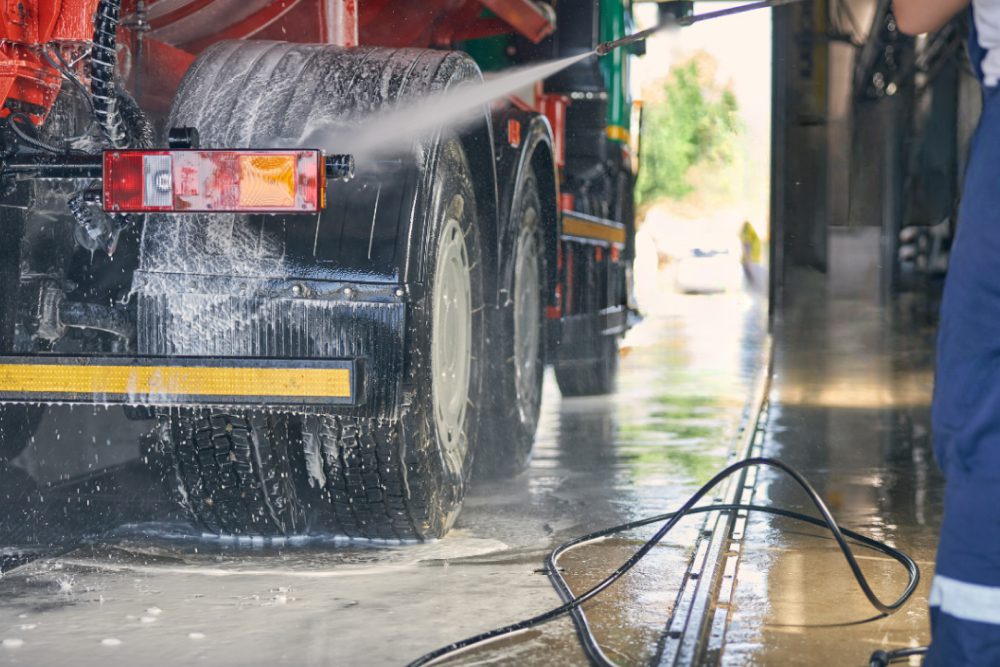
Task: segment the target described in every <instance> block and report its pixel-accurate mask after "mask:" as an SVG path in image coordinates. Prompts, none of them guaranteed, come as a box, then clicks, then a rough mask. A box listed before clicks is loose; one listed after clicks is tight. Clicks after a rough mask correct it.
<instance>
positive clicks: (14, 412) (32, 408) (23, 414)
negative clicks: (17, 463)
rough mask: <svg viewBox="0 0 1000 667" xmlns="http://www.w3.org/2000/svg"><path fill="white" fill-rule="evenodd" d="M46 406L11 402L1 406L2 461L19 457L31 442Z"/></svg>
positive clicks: (0, 438) (0, 456)
mask: <svg viewBox="0 0 1000 667" xmlns="http://www.w3.org/2000/svg"><path fill="white" fill-rule="evenodd" d="M43 410H44V408H42V407H41V406H38V405H23V404H19V403H10V404H8V405H2V406H0V462H4V461H10V460H11V459H14V458H17V456H18V454H20V453H21V452H23V451H24V448H25V447H27V446H28V443H30V442H31V438H32V437H33V436H34V435H35V430H36V429H37V428H38V423H39V422H40V421H42V411H43Z"/></svg>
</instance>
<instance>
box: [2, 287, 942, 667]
mask: <svg viewBox="0 0 1000 667" xmlns="http://www.w3.org/2000/svg"><path fill="white" fill-rule="evenodd" d="M764 310H765V308H764V306H763V304H762V303H761V302H760V300H758V299H755V298H752V297H750V296H748V295H746V294H742V293H739V294H726V295H716V296H684V295H671V294H664V295H663V297H662V299H660V300H659V301H658V307H657V308H656V309H655V312H652V313H651V314H650V316H649V317H648V318H647V319H646V320H645V321H644V322H643V323H642V324H641V325H640V326H639V327H637V328H636V329H634V330H633V331H632V332H631V333H630V334H629V336H628V338H627V339H626V341H625V342H624V348H623V360H622V372H621V381H620V388H619V391H618V393H617V394H615V395H613V396H610V397H605V398H593V399H574V400H562V399H561V398H560V396H559V393H558V389H557V388H556V387H555V383H554V381H553V380H552V378H551V377H550V378H547V380H546V386H545V407H544V413H543V416H542V424H541V427H540V430H539V434H538V438H537V443H536V449H535V456H534V460H533V461H532V464H531V466H530V469H529V470H528V471H527V472H526V473H525V474H523V475H521V476H519V477H518V478H516V479H514V480H510V481H506V482H492V483H478V484H476V485H475V487H474V488H473V489H472V490H471V493H470V495H469V497H468V498H467V500H466V504H465V509H464V510H463V512H462V514H461V516H460V517H459V519H458V523H457V525H456V528H455V530H454V531H453V532H452V533H451V534H449V535H448V536H447V537H446V538H445V539H442V540H440V541H438V542H434V543H427V544H407V545H386V544H370V543H361V542H346V541H340V540H337V539H336V538H334V537H332V536H329V537H310V538H302V539H299V540H292V541H291V542H290V543H286V544H273V543H270V544H247V543H240V542H234V541H226V540H219V539H218V538H211V537H203V536H201V535H200V534H199V533H198V532H197V531H195V530H194V529H193V528H191V527H190V526H188V525H186V524H185V523H184V522H183V521H182V520H181V518H180V517H178V516H176V515H175V514H174V513H173V510H172V509H171V506H170V505H169V503H167V502H166V500H165V498H164V497H163V496H162V495H161V492H160V487H159V483H158V481H157V480H156V479H153V478H152V477H151V476H150V473H149V472H148V471H147V470H146V469H145V468H144V466H143V465H142V464H141V462H140V461H139V460H138V456H139V453H140V451H141V450H140V447H139V446H137V445H136V444H135V443H136V442H137V440H138V439H139V436H140V435H141V432H140V431H141V429H142V427H141V426H140V425H137V423H135V422H126V421H125V420H124V419H121V420H119V424H118V427H116V428H115V429H113V433H114V436H115V437H113V438H109V437H108V433H110V432H112V431H108V430H107V429H106V428H105V430H98V429H96V428H90V429H88V428H84V427H82V426H77V425H79V424H86V423H88V422H89V421H92V420H88V419H87V418H86V417H87V412H86V411H85V410H84V411H81V409H79V408H77V409H76V410H75V411H71V410H69V409H68V408H60V409H59V410H58V411H53V412H52V413H51V414H49V415H48V417H47V418H46V421H45V423H44V424H43V427H42V429H41V431H40V432H39V434H38V436H37V437H36V442H35V443H34V445H33V446H32V447H31V449H30V450H29V452H28V453H27V455H26V456H24V457H23V458H22V459H20V460H19V462H18V463H19V465H18V466H15V467H12V468H8V469H6V470H3V471H0V490H2V491H0V497H2V498H3V508H2V509H3V512H2V517H0V567H4V568H5V569H8V571H7V572H6V574H5V575H3V576H2V578H0V664H18V665H67V664H73V665H98V664H99V665H139V664H142V665H187V664H211V665H274V664H284V665H331V664H335V665H361V664H364V665H369V664H372V665H399V664H404V663H406V662H408V661H409V660H412V659H414V658H416V657H418V656H420V655H421V654H423V653H424V652H426V651H429V650H431V649H434V648H436V647H438V646H440V645H443V644H446V643H449V642H451V641H454V640H457V639H460V638H463V637H465V636H467V635H470V634H473V633H476V632H479V631H482V630H487V629H490V628H493V627H496V626H499V625H503V624H506V623H509V622H512V621H515V620H517V619H520V618H523V617H526V616H528V615H531V614H535V613H538V612H540V611H543V610H545V609H548V608H550V607H553V606H556V605H557V604H558V598H557V596H556V594H555V593H554V591H553V590H552V588H551V586H550V585H549V582H548V580H547V578H546V577H545V575H544V574H543V573H542V572H541V571H540V570H541V567H542V561H543V558H544V556H545V554H546V553H547V552H548V550H550V549H551V548H552V547H554V546H555V545H556V544H558V543H560V542H562V541H564V540H566V539H568V538H570V537H573V536H576V535H579V534H581V533H584V532H588V531H591V530H595V529H598V528H602V527H605V526H608V525H612V524H617V523H620V522H624V521H628V520H631V519H635V518H639V517H642V516H646V515H649V514H655V513H659V512H663V511H668V510H670V509H673V508H675V507H676V506H678V505H679V504H680V503H681V502H682V501H683V500H684V499H685V498H686V497H687V496H688V495H689V494H690V493H691V492H692V491H693V490H694V489H696V488H697V487H698V486H699V485H700V484H701V483H702V482H703V481H705V480H707V479H708V478H709V477H710V476H711V475H712V474H713V473H714V472H715V471H716V470H718V469H719V468H720V467H722V465H724V463H725V460H726V455H727V453H728V452H729V449H730V447H731V445H732V444H733V442H734V439H735V438H736V435H737V432H738V429H739V426H740V423H741V420H742V418H743V415H744V408H745V402H746V400H747V396H748V394H749V393H750V389H751V386H752V384H753V382H754V380H755V378H756V376H757V375H758V371H759V370H760V365H761V361H762V358H763V355H762V351H763V348H764V344H765V340H766V335H765V328H766V327H765V312H764ZM801 382H802V383H807V382H818V378H815V377H814V378H803V379H802V380H801ZM807 393H808V392H807ZM792 407H793V406H792V405H791V404H790V405H789V406H788V407H787V408H783V409H784V410H786V411H785V412H783V413H782V416H779V417H777V418H776V420H775V424H781V423H783V422H782V420H783V419H785V418H786V417H785V415H790V414H792V413H791V412H789V411H788V410H791V409H792ZM804 407H805V406H803V408H804ZM817 410H819V408H817ZM817 418H818V417H817ZM893 419H894V418H893ZM890 422H891V425H895V424H896V421H894V420H890ZM105 423H106V422H105ZM889 426H890V423H888V422H887V423H886V424H885V433H883V432H880V434H879V435H878V436H877V438H878V439H877V441H874V440H873V443H872V449H871V452H870V453H869V454H867V455H862V456H863V458H864V461H863V462H862V463H864V464H865V465H867V461H868V459H871V461H873V462H878V461H883V460H884V456H886V455H888V453H889V452H890V450H891V451H896V450H893V449H892V447H890V444H889V443H890V437H889V435H888V431H889V430H890V429H889ZM914 428H915V427H914ZM827 431H829V427H827ZM775 437H777V436H775ZM874 437H875V436H873V438H874ZM818 444H821V441H818V442H817V445H818ZM906 451H908V450H906ZM902 452H903V450H899V451H898V452H897V455H898V456H903V453H902ZM907 455H908V454H907ZM911 465H913V466H915V464H911ZM83 473H87V474H88V475H89V476H88V477H87V478H85V479H84V480H83V481H80V475H81V474H83ZM865 474H867V475H872V474H876V473H874V472H869V473H864V474H862V473H860V472H857V471H853V472H852V471H851V470H845V472H844V473H843V474H842V475H841V476H840V477H839V478H838V479H841V480H842V481H841V482H840V486H839V487H838V488H840V489H841V493H842V495H843V497H844V503H845V507H847V506H848V502H849V501H850V505H849V506H850V507H855V506H856V507H858V508H865V509H864V511H862V509H858V510H857V511H856V512H854V513H848V516H847V517H846V518H848V519H849V522H850V523H852V524H855V523H856V524H858V525H861V526H862V527H867V528H872V529H873V530H874V529H876V528H877V529H878V530H880V531H883V532H893V531H894V530H895V527H894V526H895V524H891V526H892V527H891V526H890V524H889V523H885V522H882V519H880V518H878V517H879V516H881V515H882V511H881V509H882V507H881V506H880V505H879V502H881V498H882V495H881V494H883V493H889V492H890V491H888V490H886V489H884V488H883V489H878V488H873V486H872V483H871V478H870V477H865ZM881 474H882V475H883V478H884V477H885V476H887V475H888V474H889V473H887V472H885V471H883V472H882V473H881ZM775 489H777V487H775ZM896 493H899V494H900V496H901V498H900V501H899V504H900V505H901V506H902V505H903V504H904V500H911V499H912V497H913V494H914V493H916V490H915V489H910V490H909V491H907V492H906V493H908V494H909V495H906V496H905V498H904V497H903V494H904V491H903V490H902V489H900V490H898V491H896ZM855 499H856V501H857V502H855ZM931 501H932V499H928V501H927V504H928V505H932V504H933V503H932V502H931ZM927 511H930V510H927ZM866 512H867V513H866ZM911 514H912V510H911ZM907 516H910V515H907ZM912 521H915V519H913V520H912ZM697 530H698V525H697V521H696V520H691V521H690V522H688V523H685V524H682V526H681V528H680V529H679V531H678V532H677V533H676V534H675V535H672V536H671V537H670V539H669V540H667V541H665V542H664V543H663V545H662V546H661V547H658V548H657V549H656V550H655V551H654V552H653V554H652V557H651V558H649V559H648V560H647V561H644V562H643V563H642V564H641V565H640V566H639V567H638V568H637V571H635V572H634V573H633V574H631V575H629V576H628V577H627V578H626V579H625V580H624V581H623V582H621V584H620V585H618V586H616V587H615V588H613V589H612V591H611V592H610V594H609V595H608V596H606V597H605V598H602V600H601V601H600V602H597V603H595V604H593V605H591V606H590V607H589V608H588V609H589V612H590V617H591V620H592V623H593V625H594V628H595V630H596V632H597V634H598V635H599V636H600V637H601V639H602V641H603V642H604V644H605V648H606V650H607V652H608V653H609V655H611V656H612V657H614V658H615V659H617V660H619V661H620V662H621V663H623V664H641V663H644V662H647V661H648V660H650V658H652V657H653V656H655V655H656V652H657V649H658V643H659V641H660V638H661V635H662V633H663V630H664V627H665V625H666V623H667V620H668V618H669V616H670V612H671V606H672V604H673V603H674V600H675V597H676V594H677V589H678V586H679V584H680V579H681V577H680V576H679V575H680V574H681V573H683V571H684V569H685V567H686V564H687V562H688V560H689V558H690V555H691V553H690V552H691V545H692V544H693V542H694V539H693V538H694V534H695V533H696V532H697ZM755 530H758V531H761V532H762V533H763V539H764V540H765V541H764V543H765V544H767V545H774V546H775V549H779V541H778V540H777V538H776V537H774V536H773V535H771V532H773V531H774V530H776V528H775V527H774V526H771V525H770V524H766V523H760V524H755ZM652 531H653V529H652V528H650V529H649V530H647V531H640V532H637V533H635V534H633V535H626V536H625V537H624V538H622V539H617V540H609V541H606V542H603V543H600V544H596V545H593V546H588V547H585V548H582V549H580V550H579V551H576V552H573V553H571V554H569V555H568V556H567V557H566V558H565V559H564V560H563V561H562V565H563V567H564V568H565V570H566V575H567V578H568V579H569V581H570V583H571V585H572V586H573V587H574V589H575V590H577V591H579V590H582V589H583V587H584V586H586V585H587V584H588V583H592V582H594V581H596V580H597V579H599V578H600V577H602V576H603V575H604V574H606V573H607V572H609V571H610V570H611V569H612V568H613V567H614V566H616V565H617V564H618V563H619V562H620V561H621V560H623V559H624V558H625V557H626V556H627V555H628V554H629V553H630V552H631V551H632V550H634V549H635V548H636V546H637V544H638V540H639V539H640V538H641V539H645V538H646V537H647V536H648V535H650V534H651V533H652ZM32 541H35V542H41V543H43V544H45V545H47V546H48V547H51V549H52V550H51V551H49V552H48V553H47V554H45V555H44V556H43V557H41V558H39V559H37V560H34V561H32V562H30V563H27V564H24V565H22V566H20V567H17V568H14V569H9V568H10V567H11V566H13V565H16V564H18V563H21V562H23V560H24V559H25V558H27V556H26V555H25V552H24V551H22V550H21V549H20V548H19V547H22V546H23V545H24V544H25V543H28V542H32ZM822 546H824V544H823V543H822V542H819V541H817V548H819V547H822ZM779 553H780V551H774V552H769V551H766V550H765V551H763V552H761V554H760V556H759V559H758V561H754V562H759V573H758V574H757V575H756V576H757V583H756V584H754V585H752V586H750V587H749V588H747V589H746V594H744V589H743V588H742V587H741V596H742V597H741V601H742V602H741V604H742V606H741V608H740V615H739V616H738V621H739V624H738V625H734V627H733V629H732V631H731V634H730V636H731V637H733V638H741V639H740V640H739V642H736V641H733V642H731V643H730V645H729V648H730V653H729V655H731V656H733V660H735V661H736V662H737V663H738V662H740V661H741V660H742V658H740V657H739V656H741V655H742V656H748V657H753V659H754V660H759V661H766V660H767V659H768V655H769V654H766V653H764V652H763V649H762V648H761V647H762V646H763V645H764V644H765V642H770V641H771V639H772V637H775V638H778V639H781V641H783V642H785V643H786V645H790V644H788V643H789V642H791V641H792V639H794V638H795V636H794V634H793V633H784V632H779V631H776V630H774V629H773V628H771V626H770V625H761V624H760V623H758V621H764V622H765V623H770V622H771V621H772V619H773V617H772V616H769V615H767V614H770V613H771V612H770V611H769V610H771V609H782V607H781V605H778V604H777V602H778V601H780V599H781V595H780V594H779V592H778V591H773V592H772V591H771V590H770V589H769V586H771V587H773V586H775V585H776V584H775V583H771V584H769V583H768V582H769V581H772V582H777V581H778V579H776V578H774V577H773V576H772V579H770V580H769V579H768V574H767V571H766V567H765V566H766V563H767V561H768V559H770V558H776V557H778V554H779ZM810 562H815V561H810ZM831 567H833V566H832V565H831ZM752 571H753V570H752V569H751V567H750V566H749V565H748V564H745V565H744V570H743V572H747V573H750V572H752ZM797 572H798V571H795V570H791V569H789V570H787V575H786V576H790V577H791V576H798V575H797V574H796V573H797ZM748 581H749V580H748ZM793 583H794V582H793ZM754 595H758V596H761V595H762V596H764V597H763V598H759V597H758V598H754ZM772 596H773V600H772ZM793 602H794V600H793ZM784 609H785V611H784V612H782V613H786V614H789V613H794V614H798V613H799V612H798V611H797V609H799V607H784ZM755 610H756V611H755ZM789 610H791V611H789ZM765 612H766V613H765ZM796 618H797V617H796ZM786 635H787V636H786ZM788 637H791V639H788ZM584 662H585V659H584V657H583V654H582V652H581V650H580V649H579V647H578V646H577V643H576V638H575V633H574V630H573V627H572V625H571V624H570V623H569V622H568V621H565V620H563V621H560V622H556V623H553V624H551V625H549V626H546V627H544V628H543V629H541V630H539V631H537V632H531V633H525V634H522V635H519V636H517V637H514V638H511V639H509V640H507V641H505V642H502V643H499V644H496V645H491V646H488V647H486V648H483V649H480V650H476V651H472V652H468V653H465V654H462V655H461V656H458V657H457V658H456V659H455V663H456V664H541V665H546V664H548V665H564V664H584Z"/></svg>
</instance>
